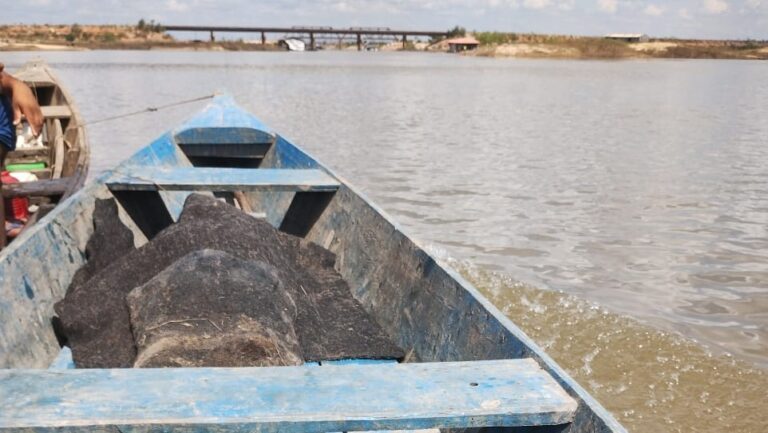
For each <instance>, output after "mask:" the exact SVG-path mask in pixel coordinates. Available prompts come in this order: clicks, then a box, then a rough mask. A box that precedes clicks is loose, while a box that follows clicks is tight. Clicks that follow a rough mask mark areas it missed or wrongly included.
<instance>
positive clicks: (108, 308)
mask: <svg viewBox="0 0 768 433" xmlns="http://www.w3.org/2000/svg"><path fill="white" fill-rule="evenodd" d="M200 249H213V250H220V251H224V252H227V253H229V254H231V255H233V256H235V257H237V258H239V259H241V260H249V261H259V262H264V263H266V264H269V265H271V266H273V267H274V268H276V269H277V274H278V278H279V280H280V281H282V283H283V286H284V287H285V290H286V291H287V292H288V294H289V295H290V296H291V297H292V298H293V299H294V300H295V302H296V308H297V314H296V320H295V323H294V329H295V332H296V334H297V336H298V339H299V343H300V346H301V352H302V354H303V357H304V360H305V361H319V360H329V359H345V358H368V359H396V358H402V357H403V352H402V349H400V348H399V347H397V346H395V345H394V344H393V343H392V342H391V341H390V340H389V338H388V337H387V336H386V335H385V334H384V332H383V330H382V329H381V327H380V326H379V325H378V324H377V323H376V322H374V321H373V319H372V318H371V317H370V316H368V314H367V313H366V312H365V310H364V309H363V307H362V305H361V304H360V303H359V302H358V301H357V300H355V299H354V298H353V297H352V294H351V292H350V290H349V287H348V285H347V284H346V282H344V280H343V279H342V278H341V276H340V275H339V274H338V273H337V272H336V271H335V270H333V263H334V261H335V257H334V256H333V254H331V253H330V252H327V251H324V250H322V249H321V248H319V247H317V246H313V245H312V244H309V243H307V242H305V241H303V240H302V239H300V238H298V237H295V236H291V235H288V234H285V233H282V232H279V231H278V230H276V229H275V228H274V227H272V226H271V225H270V224H269V223H267V222H266V221H263V220H260V219H256V218H253V217H251V216H250V215H248V214H246V213H244V212H241V211H239V210H238V209H236V208H234V207H232V206H230V205H228V204H226V203H223V202H220V201H218V200H216V199H214V198H213V197H209V196H203V195H199V194H193V195H190V196H189V198H188V199H187V201H186V203H185V206H184V210H183V212H182V214H181V216H180V218H179V222H178V223H176V224H173V225H171V226H169V227H168V228H166V229H165V230H163V231H162V232H160V233H159V234H158V235H157V236H156V237H155V238H154V239H153V240H152V241H151V242H149V243H148V244H146V245H144V246H142V247H141V248H139V249H137V250H135V251H133V252H130V253H129V254H127V255H125V256H123V257H122V258H121V259H119V260H118V261H116V262H114V263H112V264H111V265H110V266H108V267H106V268H104V269H102V270H101V271H100V272H98V273H97V274H96V275H94V276H93V278H91V279H90V280H89V281H88V282H87V283H86V284H83V285H82V286H81V287H78V288H75V289H74V290H69V291H68V292H67V295H66V297H65V299H64V300H63V301H61V302H59V303H58V304H56V312H57V313H58V314H59V316H60V317H61V321H62V325H63V328H64V332H65V333H66V336H67V337H68V340H69V343H70V346H71V348H72V351H73V356H74V360H75V363H76V364H77V365H78V367H85V368H89V367H90V368H115V367H130V366H132V365H133V363H134V361H135V358H136V354H137V353H136V346H135V343H134V339H133V334H132V332H131V324H130V320H129V313H128V307H127V305H126V302H125V296H126V295H127V294H128V293H129V292H130V291H131V290H133V289H134V288H136V287H138V286H141V285H143V284H145V283H147V282H148V281H149V280H151V279H152V278H153V277H155V276H156V275H157V274H159V273H160V272H162V271H163V270H164V269H165V268H167V267H168V266H171V265H172V264H173V263H174V262H176V261H177V260H179V259H180V258H182V257H184V256H186V255H187V254H189V253H191V252H194V251H197V250H200ZM70 289H72V288H70ZM197 307H198V308H200V317H205V312H206V309H207V307H206V306H205V305H197Z"/></svg>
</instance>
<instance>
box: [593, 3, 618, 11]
mask: <svg viewBox="0 0 768 433" xmlns="http://www.w3.org/2000/svg"><path fill="white" fill-rule="evenodd" d="M597 7H598V8H600V10H601V11H603V12H609V13H614V12H616V9H618V8H619V1H618V0H597Z"/></svg>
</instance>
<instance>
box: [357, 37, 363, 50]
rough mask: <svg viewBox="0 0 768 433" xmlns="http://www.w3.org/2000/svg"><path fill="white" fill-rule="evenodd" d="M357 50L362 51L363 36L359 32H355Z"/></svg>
mask: <svg viewBox="0 0 768 433" xmlns="http://www.w3.org/2000/svg"><path fill="white" fill-rule="evenodd" d="M357 51H363V36H362V35H361V34H360V33H358V34H357Z"/></svg>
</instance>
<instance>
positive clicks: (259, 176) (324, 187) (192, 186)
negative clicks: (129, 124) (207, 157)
mask: <svg viewBox="0 0 768 433" xmlns="http://www.w3.org/2000/svg"><path fill="white" fill-rule="evenodd" d="M107 186H108V187H109V188H110V189H111V190H112V191H158V190H159V191H247V190H271V191H336V190H337V189H338V188H339V182H338V181H337V180H336V179H334V178H333V177H331V176H329V175H328V174H326V173H325V172H323V171H321V170H283V169H256V170H253V169H243V168H205V167H197V168H187V167H180V168H166V167H141V168H136V169H135V170H132V171H131V172H123V171H119V172H116V173H115V174H114V175H113V176H112V177H111V178H110V179H109V180H108V181H107Z"/></svg>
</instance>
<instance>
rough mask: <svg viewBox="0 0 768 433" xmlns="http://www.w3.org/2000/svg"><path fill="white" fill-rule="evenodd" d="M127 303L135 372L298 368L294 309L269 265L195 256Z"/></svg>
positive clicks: (207, 253)
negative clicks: (146, 369)
mask: <svg viewBox="0 0 768 433" xmlns="http://www.w3.org/2000/svg"><path fill="white" fill-rule="evenodd" d="M126 302H127V303H128V309H129V311H130V317H131V327H132V329H133V336H134V339H135V341H136V347H137V349H138V356H137V357H136V361H135V362H134V367H212V366H216V367H245V366H271V365H300V364H301V363H302V357H301V348H300V347H299V342H298V338H297V337H296V333H295V331H294V328H293V324H294V321H295V320H296V304H295V303H294V301H293V299H292V298H291V296H290V295H289V294H288V292H287V291H286V290H285V289H284V287H283V284H282V282H281V281H280V278H279V277H278V275H277V269H275V268H274V267H272V266H270V265H268V264H266V263H263V262H253V261H246V260H241V259H238V258H236V257H234V256H232V255H230V254H227V253H224V252H221V251H215V250H200V251H196V252H193V253H190V254H187V255H186V256H184V257H182V258H181V259H179V260H177V261H176V262H174V263H173V264H172V265H171V266H169V267H167V268H166V269H165V270H164V271H162V272H160V273H159V274H158V275H157V276H155V277H154V278H152V279H151V280H149V281H148V282H147V283H145V284H144V285H142V286H140V287H137V288H135V289H133V290H132V291H131V292H130V293H129V294H128V296H127V297H126ZM201 306H203V308H204V309H205V311H201Z"/></svg>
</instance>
